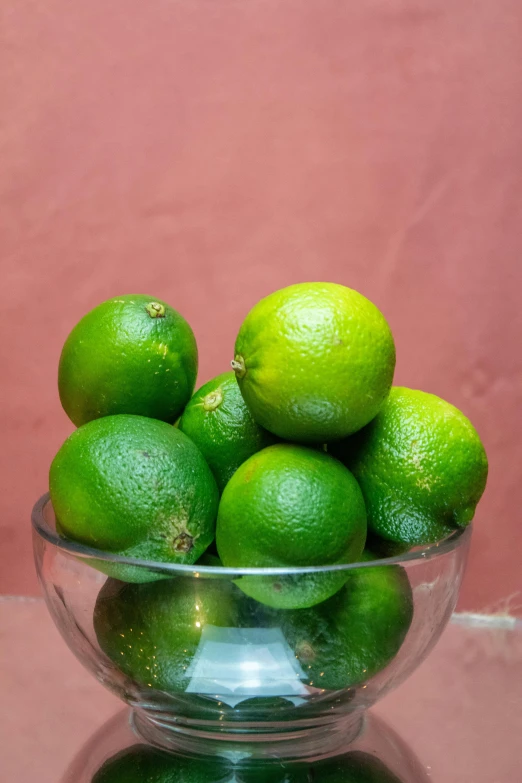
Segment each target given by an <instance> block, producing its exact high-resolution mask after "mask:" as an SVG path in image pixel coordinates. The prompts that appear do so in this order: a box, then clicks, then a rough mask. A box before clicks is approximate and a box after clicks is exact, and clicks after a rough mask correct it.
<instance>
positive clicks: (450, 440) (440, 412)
mask: <svg viewBox="0 0 522 783" xmlns="http://www.w3.org/2000/svg"><path fill="white" fill-rule="evenodd" d="M331 450H332V453H334V454H336V455H337V456H338V457H339V458H340V459H341V460H342V461H343V462H344V463H345V464H346V465H347V466H348V467H349V468H350V470H351V471H353V473H354V475H355V477H356V478H357V480H358V482H359V484H360V486H361V489H362V491H363V494H364V499H365V501H366V508H367V511H368V526H369V529H370V530H371V531H372V532H373V533H376V534H377V535H379V536H381V538H384V539H387V540H389V541H396V542H402V543H405V544H410V545H414V544H428V543H433V542H435V541H439V540H440V539H442V538H444V537H445V536H447V535H449V534H450V533H451V532H452V531H454V530H455V529H457V528H459V527H464V526H465V525H467V524H468V523H469V522H470V521H471V519H472V518H473V515H474V513H475V507H476V505H477V503H478V501H479V500H480V498H481V496H482V493H483V491H484V488H485V486H486V479H487V472H488V463H487V458H486V452H485V451H484V447H483V445H482V443H481V441H480V438H479V436H478V434H477V431H476V430H475V429H474V427H473V425H472V424H471V422H470V421H469V419H467V418H466V417H465V416H464V414H463V413H461V412H460V411H459V410H458V409H457V408H455V407H454V406H453V405H450V404H449V403H448V402H445V401H444V400H441V399H440V397H436V396H435V395H434V394H427V393H426V392H422V391H415V390H412V389H405V388H402V387H394V388H393V389H392V391H391V392H390V395H389V397H388V399H387V400H386V402H385V404H384V405H383V407H382V409H381V411H380V413H379V414H378V415H377V416H376V418H375V419H374V420H373V421H372V422H371V423H370V424H369V425H368V426H367V427H365V429H364V430H361V431H360V432H358V433H357V434H356V435H354V436H353V437H352V438H347V439H346V440H345V441H342V442H341V443H338V444H334V445H333V446H332V449H331Z"/></svg>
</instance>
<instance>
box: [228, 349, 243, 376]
mask: <svg viewBox="0 0 522 783" xmlns="http://www.w3.org/2000/svg"><path fill="white" fill-rule="evenodd" d="M230 365H231V367H232V369H233V370H234V372H235V373H236V378H238V379H239V378H244V377H245V375H246V367H245V360H244V359H243V357H242V356H241V354H239V353H238V354H236V356H235V357H234V358H233V359H232V361H231V362H230Z"/></svg>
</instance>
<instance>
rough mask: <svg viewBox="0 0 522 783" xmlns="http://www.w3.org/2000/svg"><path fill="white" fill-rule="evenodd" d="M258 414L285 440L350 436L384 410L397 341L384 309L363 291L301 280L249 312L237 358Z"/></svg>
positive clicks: (250, 401)
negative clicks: (394, 338)
mask: <svg viewBox="0 0 522 783" xmlns="http://www.w3.org/2000/svg"><path fill="white" fill-rule="evenodd" d="M232 367H233V368H234V370H235V373H236V376H237V379H238V382H239V386H240V388H241V393H242V395H243V397H244V399H245V402H246V404H247V405H248V407H249V408H250V410H251V411H252V414H253V416H254V418H255V420H256V421H257V422H258V423H259V424H261V425H262V426H263V427H265V428H266V429H267V430H269V431H270V432H274V433H275V434H276V435H279V436H280V437H282V438H286V439H288V440H296V441H302V442H324V441H329V440H332V439H336V438H343V437H345V436H346V435H350V434H351V433H352V432H355V431H356V430H359V429H360V428H361V427H363V426H364V425H365V424H367V423H368V422H369V421H370V420H371V419H373V417H374V416H375V415H376V414H377V412H378V411H379V408H380V407H381V405H382V403H383V401H384V399H385V397H386V395H387V394H388V391H389V389H390V386H391V383H392V380H393V371H394V368H395V346H394V343H393V338H392V334H391V332H390V329H389V327H388V324H387V323H386V321H385V319H384V316H383V315H382V313H381V312H380V311H379V310H378V309H377V308H376V307H375V305H373V304H372V303H371V302H370V301H369V300H368V299H366V298H365V297H364V296H362V295H361V294H359V293H357V291H353V290H352V289H351V288H346V287H345V286H342V285H336V284H334V283H298V284H297V285H292V286H289V287H288V288H283V289H281V290H280V291H276V292H275V293H273V294H270V296H267V297H266V298H265V299H261V301H260V302H258V303H257V304H256V305H255V307H254V308H253V309H252V310H251V311H250V312H249V313H248V315H247V317H246V318H245V320H244V321H243V324H242V326H241V328H240V330H239V334H238V336H237V340H236V346H235V357H234V361H233V362H232Z"/></svg>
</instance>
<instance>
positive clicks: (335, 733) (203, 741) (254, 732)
mask: <svg viewBox="0 0 522 783" xmlns="http://www.w3.org/2000/svg"><path fill="white" fill-rule="evenodd" d="M131 725H132V727H133V729H134V731H135V732H136V734H138V736H140V737H141V738H142V739H143V740H145V741H146V742H148V743H150V744H152V745H156V746H157V747H160V748H163V749H165V750H169V751H173V752H179V753H186V754H189V755H200V756H222V757H224V758H228V759H229V760H230V761H232V762H239V761H241V760H243V759H248V758H252V759H255V758H260V759H263V758H264V759H268V758H274V756H277V757H278V758H281V759H286V760H298V759H305V758H309V757H319V756H330V755H335V754H336V753H337V752H339V750H340V749H342V748H344V749H346V747H347V746H348V745H350V744H351V743H352V742H353V741H354V740H355V739H356V738H357V737H358V736H359V734H360V732H361V730H362V728H363V725H364V713H361V712H357V713H353V714H351V715H348V716H342V717H340V718H339V717H337V719H336V720H335V721H325V722H321V723H317V722H315V721H313V722H312V721H295V722H292V723H288V724H287V725H286V726H285V728H284V730H281V724H280V723H279V724H278V723H273V724H270V723H269V722H268V723H263V724H260V723H251V724H244V723H243V724H242V725H241V728H240V729H238V727H237V725H234V724H228V725H227V724H226V723H220V722H218V721H191V720H188V719H176V718H173V717H172V715H165V714H161V712H159V711H154V712H153V711H151V710H150V709H146V710H144V709H134V710H133V712H132V715H131Z"/></svg>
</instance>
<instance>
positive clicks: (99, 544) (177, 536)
mask: <svg viewBox="0 0 522 783" xmlns="http://www.w3.org/2000/svg"><path fill="white" fill-rule="evenodd" d="M49 489H50V494H51V500H52V503H53V507H54V510H55V514H56V517H57V522H58V527H59V531H60V532H61V533H62V535H64V536H65V537H66V538H69V539H71V540H73V541H77V542H79V543H81V544H85V545H87V546H91V547H95V548H96V549H101V550H103V551H106V552H113V553H117V554H120V555H125V556H128V557H135V558H140V559H144V560H156V561H160V562H166V563H189V564H191V563H194V562H196V560H197V559H198V558H199V557H200V556H201V555H202V554H203V552H204V551H205V549H206V548H207V547H208V546H209V544H210V543H211V541H212V540H213V537H214V527H215V519H216V513H217V505H218V490H217V486H216V482H215V480H214V477H213V475H212V473H211V471H210V469H209V467H208V465H207V463H206V462H205V460H204V458H203V456H202V454H201V452H200V451H199V450H198V448H197V447H196V446H195V445H194V443H192V441H191V440H190V438H188V437H187V436H186V435H184V434H183V433H182V432H180V431H179V430H177V429H175V428H174V427H172V426H171V425H169V424H166V423H165V422H163V421H158V420H157V419H146V418H145V417H143V416H126V415H120V416H105V417H104V418H102V419H96V420H95V421H91V422H89V423H88V424H84V425H83V427H80V428H79V429H78V430H76V431H75V432H73V434H72V435H71V436H70V437H69V438H67V440H66V441H65V443H64V444H63V446H62V447H61V449H60V450H59V452H58V454H57V455H56V457H55V458H54V460H53V462H52V465H51V470H50V474H49Z"/></svg>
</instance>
